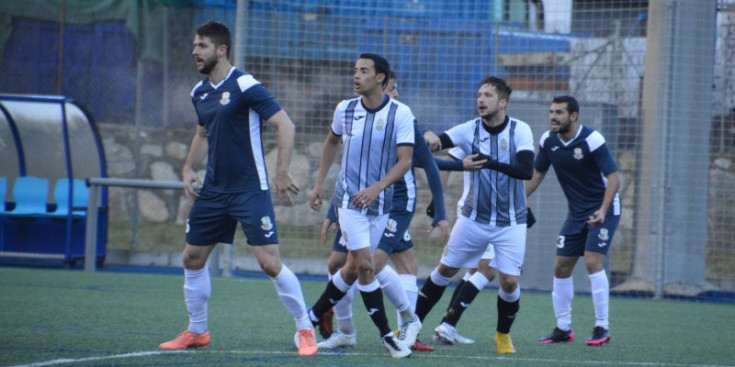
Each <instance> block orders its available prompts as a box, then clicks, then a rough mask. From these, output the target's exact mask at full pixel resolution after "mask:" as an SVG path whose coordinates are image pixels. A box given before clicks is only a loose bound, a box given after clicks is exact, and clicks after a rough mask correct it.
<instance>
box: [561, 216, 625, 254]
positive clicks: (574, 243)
mask: <svg viewBox="0 0 735 367" xmlns="http://www.w3.org/2000/svg"><path fill="white" fill-rule="evenodd" d="M618 223H620V216H619V215H609V216H606V217H605V221H604V222H603V223H602V225H599V226H591V225H589V224H587V223H586V221H571V220H570V219H569V218H567V220H566V222H564V226H563V227H562V230H561V232H560V233H559V237H558V238H557V239H556V255H557V256H584V253H585V251H590V252H597V253H600V254H603V255H607V253H608V252H609V251H610V244H611V243H612V240H613V235H615V230H616V229H617V228H618ZM573 228H579V230H576V231H575V230H571V229H573Z"/></svg>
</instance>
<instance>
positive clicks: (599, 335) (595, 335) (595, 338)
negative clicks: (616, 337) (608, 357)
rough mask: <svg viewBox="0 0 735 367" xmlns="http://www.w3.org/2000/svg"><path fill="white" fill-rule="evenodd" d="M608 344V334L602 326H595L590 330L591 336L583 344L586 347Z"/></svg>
mask: <svg viewBox="0 0 735 367" xmlns="http://www.w3.org/2000/svg"><path fill="white" fill-rule="evenodd" d="M609 342H610V332H609V331H607V329H605V328H604V327H602V326H595V328H594V329H593V330H592V336H590V337H589V338H587V341H586V342H584V343H585V344H587V345H594V346H600V345H603V344H605V343H609Z"/></svg>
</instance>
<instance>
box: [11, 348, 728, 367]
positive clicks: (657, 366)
mask: <svg viewBox="0 0 735 367" xmlns="http://www.w3.org/2000/svg"><path fill="white" fill-rule="evenodd" d="M194 352H195V351H194V350H180V351H162V350H152V351H143V352H131V353H122V354H112V355H107V356H97V357H85V358H59V359H53V360H50V361H42V362H36V363H30V364H19V365H13V366H8V367H42V366H57V365H63V364H68V363H83V362H93V361H104V360H111V359H123V358H136V357H146V356H155V355H163V354H181V353H194ZM195 353H197V354H246V355H263V354H266V355H268V354H271V355H294V356H295V354H296V352H295V351H272V350H230V351H221V350H206V349H198V350H196V352H195ZM319 354H320V355H329V356H370V357H386V358H388V355H387V354H384V353H359V352H357V353H356V352H343V351H335V352H332V351H322V352H319ZM411 357H412V358H421V359H423V358H437V359H439V358H446V359H452V360H455V361H456V360H461V359H467V360H481V361H482V360H485V361H500V360H513V361H522V362H528V363H538V364H553V365H562V364H567V365H577V364H579V365H589V364H596V365H615V366H634V367H735V365H712V364H682V363H665V362H631V361H591V360H561V359H546V358H523V357H520V356H517V355H515V356H507V357H500V356H492V357H491V356H457V355H442V354H434V353H426V354H423V353H422V354H413V355H412V356H411Z"/></svg>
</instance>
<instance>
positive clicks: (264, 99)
mask: <svg viewBox="0 0 735 367" xmlns="http://www.w3.org/2000/svg"><path fill="white" fill-rule="evenodd" d="M237 84H238V86H239V87H240V91H241V92H242V94H243V98H244V102H245V103H247V105H248V106H250V108H252V109H253V110H254V111H255V112H257V113H258V115H259V116H260V117H261V118H262V119H263V120H268V119H269V118H271V117H273V115H275V114H276V113H278V111H280V110H282V109H283V108H282V107H281V105H280V104H279V103H278V101H276V99H275V98H273V96H271V95H270V93H268V90H266V89H265V87H264V86H263V85H262V84H260V82H259V81H258V80H256V79H255V78H253V76H252V75H243V76H241V77H239V78H237Z"/></svg>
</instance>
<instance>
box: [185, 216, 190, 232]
mask: <svg viewBox="0 0 735 367" xmlns="http://www.w3.org/2000/svg"><path fill="white" fill-rule="evenodd" d="M189 229H191V228H189V219H187V220H186V232H184V233H189Z"/></svg>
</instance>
